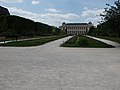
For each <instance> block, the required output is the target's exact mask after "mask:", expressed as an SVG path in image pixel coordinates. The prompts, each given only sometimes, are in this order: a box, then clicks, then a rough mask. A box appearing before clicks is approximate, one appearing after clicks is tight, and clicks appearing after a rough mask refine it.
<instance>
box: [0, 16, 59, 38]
mask: <svg viewBox="0 0 120 90" xmlns="http://www.w3.org/2000/svg"><path fill="white" fill-rule="evenodd" d="M53 29H54V30H53ZM59 33H60V29H58V28H56V27H53V26H49V25H46V24H43V23H40V22H34V21H32V20H29V19H26V18H22V17H19V16H5V15H0V36H2V37H15V38H18V37H20V36H25V37H34V36H47V35H58V34H59Z"/></svg>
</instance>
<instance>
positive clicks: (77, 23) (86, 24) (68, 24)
mask: <svg viewBox="0 0 120 90" xmlns="http://www.w3.org/2000/svg"><path fill="white" fill-rule="evenodd" d="M66 25H88V23H67V24H66Z"/></svg>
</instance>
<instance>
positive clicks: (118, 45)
mask: <svg viewBox="0 0 120 90" xmlns="http://www.w3.org/2000/svg"><path fill="white" fill-rule="evenodd" d="M86 36H87V37H89V38H92V39H95V40H98V41H101V42H104V43H106V44H108V45H112V46H114V47H116V48H120V44H119V43H117V42H114V41H110V40H106V39H102V38H97V37H93V36H88V35H86Z"/></svg>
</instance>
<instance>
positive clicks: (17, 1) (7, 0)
mask: <svg viewBox="0 0 120 90" xmlns="http://www.w3.org/2000/svg"><path fill="white" fill-rule="evenodd" d="M0 1H1V2H5V3H21V2H23V0H0Z"/></svg>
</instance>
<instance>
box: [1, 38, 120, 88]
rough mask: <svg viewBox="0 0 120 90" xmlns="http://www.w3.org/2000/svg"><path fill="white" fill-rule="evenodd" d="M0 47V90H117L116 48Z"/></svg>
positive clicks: (52, 44)
mask: <svg viewBox="0 0 120 90" xmlns="http://www.w3.org/2000/svg"><path fill="white" fill-rule="evenodd" d="M69 38H70V37H67V38H64V39H60V40H57V41H53V42H50V43H47V44H45V45H42V46H37V47H27V48H25V47H0V90H120V49H119V48H97V49H96V48H64V47H59V45H60V44H61V43H63V41H65V40H67V39H69Z"/></svg>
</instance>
